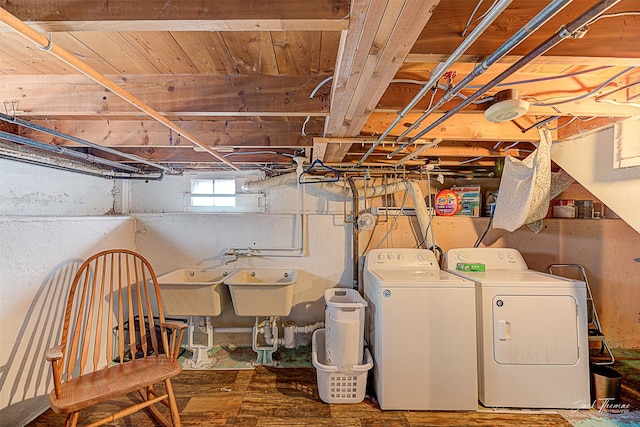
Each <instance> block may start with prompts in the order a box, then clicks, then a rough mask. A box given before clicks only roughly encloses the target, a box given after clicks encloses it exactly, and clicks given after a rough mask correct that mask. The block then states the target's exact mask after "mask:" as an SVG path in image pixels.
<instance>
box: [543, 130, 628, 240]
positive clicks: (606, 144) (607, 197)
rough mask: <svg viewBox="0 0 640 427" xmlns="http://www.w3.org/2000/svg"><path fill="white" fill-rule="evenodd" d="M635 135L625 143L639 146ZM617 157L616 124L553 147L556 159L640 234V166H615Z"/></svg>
mask: <svg viewBox="0 0 640 427" xmlns="http://www.w3.org/2000/svg"><path fill="white" fill-rule="evenodd" d="M618 125H619V126H624V125H625V122H622V123H620V124H618ZM634 138H635V140H625V143H628V144H635V145H640V137H639V136H638V135H635V136H634ZM618 156H619V153H617V152H616V149H615V145H614V128H613V127H611V128H608V129H604V130H602V131H600V132H596V133H592V134H590V135H587V136H584V137H581V138H576V139H573V140H570V141H564V142H556V143H554V144H553V145H552V146H551V158H552V159H553V161H554V162H556V163H557V164H558V165H559V166H560V167H561V168H562V169H564V170H565V171H567V172H568V173H569V174H570V175H571V176H572V177H573V178H574V179H575V180H576V181H578V182H579V183H580V184H581V185H582V186H583V187H585V188H586V189H587V190H589V191H590V192H591V193H593V194H594V195H595V196H596V197H597V198H598V199H600V200H602V202H603V203H605V204H606V205H607V206H608V207H609V208H611V209H612V210H613V211H614V212H615V213H616V214H618V215H619V216H620V218H622V219H624V220H625V221H626V222H627V224H629V225H630V226H631V227H633V229H635V230H636V231H637V232H638V233H640V166H632V167H623V168H616V167H614V165H615V166H617V165H618V163H619V162H616V159H617V157H618Z"/></svg>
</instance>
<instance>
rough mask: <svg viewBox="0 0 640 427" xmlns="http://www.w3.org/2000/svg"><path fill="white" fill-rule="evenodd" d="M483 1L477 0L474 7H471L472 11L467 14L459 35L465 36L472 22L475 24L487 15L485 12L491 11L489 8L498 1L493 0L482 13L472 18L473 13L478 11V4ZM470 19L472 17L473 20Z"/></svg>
mask: <svg viewBox="0 0 640 427" xmlns="http://www.w3.org/2000/svg"><path fill="white" fill-rule="evenodd" d="M483 1H484V0H478V3H477V4H476V7H475V8H474V9H473V12H471V15H469V19H468V20H467V24H466V25H465V26H464V28H463V29H462V33H460V36H462V37H465V36H466V35H467V30H468V29H469V27H470V26H471V25H472V24H475V23H476V22H478V21H479V20H481V19H482V18H484V17H485V16H487V14H488V13H489V12H490V11H491V9H493V7H494V6H495V5H496V3H498V0H494V2H493V4H491V6H489V8H488V9H487V10H486V11H485V12H484V13H483V14H482V15H480V16H478V17H477V18H476V19H473V15H475V14H476V12H477V11H478V8H479V7H480V5H481V4H482V2H483ZM472 19H473V21H472Z"/></svg>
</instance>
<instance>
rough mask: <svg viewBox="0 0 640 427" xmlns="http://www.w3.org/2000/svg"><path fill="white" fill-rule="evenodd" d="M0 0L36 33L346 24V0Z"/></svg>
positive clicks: (332, 27)
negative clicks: (69, 1) (68, 1)
mask: <svg viewBox="0 0 640 427" xmlns="http://www.w3.org/2000/svg"><path fill="white" fill-rule="evenodd" d="M61 4H64V3H60V2H51V1H48V0H31V1H28V2H4V4H3V7H4V8H5V10H7V11H8V12H9V13H11V14H12V15H14V16H17V17H18V18H20V19H21V20H22V21H28V25H30V26H31V27H32V28H34V29H36V30H38V31H42V32H62V31H109V32H111V31H293V30H299V31H340V30H344V29H346V28H347V26H348V24H349V19H348V16H349V1H348V0H317V1H313V2H309V1H307V0H280V1H278V2H271V1H269V2H265V1H262V0H244V1H243V2H242V4H241V5H240V4H238V1H237V0H217V1H215V2H210V6H209V7H207V2H204V3H203V2H202V1H200V0H181V1H180V2H179V5H178V4H173V3H171V2H167V1H166V0H145V1H144V2H133V1H130V0H110V1H109V2H108V3H105V2H104V1H102V0H84V1H83V2H82V4H81V5H79V4H74V5H73V7H71V5H70V6H69V7H66V8H65V7H61ZM3 31H6V29H5V28H1V29H0V32H3Z"/></svg>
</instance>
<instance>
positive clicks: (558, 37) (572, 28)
mask: <svg viewBox="0 0 640 427" xmlns="http://www.w3.org/2000/svg"><path fill="white" fill-rule="evenodd" d="M620 1H622V0H601V1H599V2H598V3H597V4H595V5H594V6H593V7H591V8H590V9H589V10H587V11H586V12H584V13H583V14H582V15H580V16H579V17H577V18H576V19H574V20H573V21H571V22H570V23H569V24H567V25H565V26H563V27H560V29H559V30H558V31H556V33H555V34H553V35H552V36H551V37H549V38H548V39H547V40H545V41H544V42H542V43H541V44H540V45H538V46H537V47H536V48H534V49H533V50H532V51H530V52H529V53H528V54H526V55H525V56H523V57H522V58H520V59H519V60H518V61H516V62H515V63H514V64H513V65H512V66H511V67H509V68H507V69H506V70H504V71H503V72H502V73H500V74H499V75H498V76H496V77H495V78H494V79H493V80H491V81H490V82H489V83H487V84H485V85H484V86H482V87H481V88H480V89H478V90H477V91H476V92H475V93H473V94H472V95H470V96H469V97H468V98H467V99H465V100H464V101H462V102H461V103H459V104H458V105H456V106H455V107H454V108H452V109H451V110H449V111H447V112H446V113H445V114H444V115H442V116H441V117H440V118H439V119H438V120H436V121H435V122H433V123H432V124H430V125H429V126H427V127H426V128H425V129H423V130H422V131H420V132H418V134H417V135H415V136H414V137H413V138H411V139H410V140H409V142H408V143H407V145H409V144H412V143H414V142H416V141H417V140H418V139H420V138H421V137H422V136H423V135H425V134H426V133H427V132H430V131H431V130H433V129H435V128H436V127H437V126H439V125H440V124H442V123H443V122H444V121H445V120H447V119H449V118H450V117H451V116H453V115H454V114H455V113H457V112H458V111H460V110H462V109H463V108H464V107H466V106H467V105H469V104H471V103H472V102H473V101H475V100H476V99H478V98H479V97H480V96H481V95H483V94H484V93H485V92H487V91H488V90H489V89H491V88H493V87H494V86H496V85H497V84H498V83H500V82H502V81H503V80H505V79H506V78H507V77H509V76H511V75H512V74H513V73H515V72H516V71H518V70H519V69H520V68H522V67H524V66H525V65H527V64H528V63H529V62H531V61H532V60H534V59H535V58H537V57H539V56H541V55H543V54H544V53H545V52H547V51H548V50H550V49H551V48H553V47H554V46H555V45H557V44H558V43H560V42H561V41H562V40H564V39H565V38H567V37H570V36H571V35H572V34H574V33H575V32H576V31H578V30H579V29H581V28H583V27H584V26H585V25H587V24H589V22H591V21H592V20H593V19H594V18H597V17H598V16H600V15H601V14H603V13H604V12H605V11H607V10H608V9H610V8H611V7H613V6H615V5H616V4H617V3H619V2H620Z"/></svg>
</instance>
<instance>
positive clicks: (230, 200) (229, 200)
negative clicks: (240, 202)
mask: <svg viewBox="0 0 640 427" xmlns="http://www.w3.org/2000/svg"><path fill="white" fill-rule="evenodd" d="M212 200H213V206H235V205H236V198H235V197H212Z"/></svg>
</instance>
